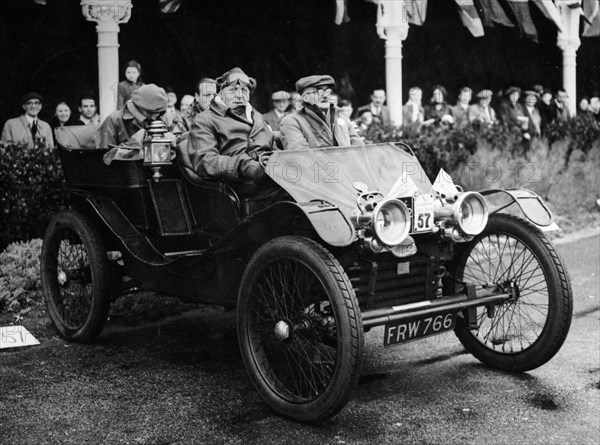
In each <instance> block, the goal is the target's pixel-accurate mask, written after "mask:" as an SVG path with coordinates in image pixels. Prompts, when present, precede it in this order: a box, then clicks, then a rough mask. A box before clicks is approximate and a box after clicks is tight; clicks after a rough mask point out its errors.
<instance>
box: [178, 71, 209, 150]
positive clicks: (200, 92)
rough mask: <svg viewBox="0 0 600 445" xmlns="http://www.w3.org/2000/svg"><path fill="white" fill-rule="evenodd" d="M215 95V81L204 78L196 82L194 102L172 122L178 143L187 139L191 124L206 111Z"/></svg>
mask: <svg viewBox="0 0 600 445" xmlns="http://www.w3.org/2000/svg"><path fill="white" fill-rule="evenodd" d="M216 94H217V81H216V80H214V79H210V78H208V77H204V78H202V79H200V81H198V84H197V85H196V93H195V95H194V102H193V103H192V105H191V106H190V108H189V109H188V110H186V111H182V112H181V114H180V115H179V116H178V117H177V118H176V119H175V120H174V121H173V126H174V128H173V133H175V134H176V135H177V138H178V140H179V141H183V140H186V139H188V137H189V133H190V129H191V128H192V123H193V122H194V119H195V118H196V115H197V114H199V113H202V112H203V111H204V110H206V109H208V107H209V105H210V103H211V101H212V100H213V98H214V97H215V95H216Z"/></svg>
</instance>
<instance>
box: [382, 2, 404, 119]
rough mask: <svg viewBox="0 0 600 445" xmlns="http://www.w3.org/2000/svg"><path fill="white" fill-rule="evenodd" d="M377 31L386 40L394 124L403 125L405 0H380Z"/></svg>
mask: <svg viewBox="0 0 600 445" xmlns="http://www.w3.org/2000/svg"><path fill="white" fill-rule="evenodd" d="M377 32H378V34H379V37H381V38H382V39H384V40H385V77H386V79H385V81H386V92H387V104H388V107H389V108H390V118H391V121H392V124H393V125H402V41H403V40H404V39H406V36H407V35H408V20H407V17H406V11H405V8H404V0H380V2H379V6H378V12H377Z"/></svg>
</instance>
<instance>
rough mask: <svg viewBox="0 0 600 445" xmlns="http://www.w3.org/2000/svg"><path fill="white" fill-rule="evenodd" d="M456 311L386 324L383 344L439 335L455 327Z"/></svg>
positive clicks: (390, 344) (395, 343)
mask: <svg viewBox="0 0 600 445" xmlns="http://www.w3.org/2000/svg"><path fill="white" fill-rule="evenodd" d="M455 325H456V312H452V313H442V314H436V315H429V316H427V317H421V318H414V319H410V320H403V321H401V322H399V323H390V324H386V325H385V332H384V336H383V346H393V345H397V344H400V343H405V342H407V341H412V340H417V339H420V338H423V337H429V336H430V335H437V334H440V333H442V332H445V331H449V330H451V329H454V326H455Z"/></svg>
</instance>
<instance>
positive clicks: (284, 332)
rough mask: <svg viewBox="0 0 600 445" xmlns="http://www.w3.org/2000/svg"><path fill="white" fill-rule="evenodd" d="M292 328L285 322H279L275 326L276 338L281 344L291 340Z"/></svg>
mask: <svg viewBox="0 0 600 445" xmlns="http://www.w3.org/2000/svg"><path fill="white" fill-rule="evenodd" d="M290 333H291V328H290V325H289V324H287V323H286V322H285V321H283V320H281V321H278V322H277V324H276V325H275V338H276V339H277V340H279V341H280V342H284V341H286V340H287V339H288V338H290Z"/></svg>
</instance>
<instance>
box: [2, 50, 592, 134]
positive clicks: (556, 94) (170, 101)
mask: <svg viewBox="0 0 600 445" xmlns="http://www.w3.org/2000/svg"><path fill="white" fill-rule="evenodd" d="M123 74H124V77H125V78H124V80H123V81H121V82H120V83H119V84H118V88H117V97H116V100H117V109H118V110H123V109H124V108H125V107H126V104H127V101H128V100H130V99H131V97H132V94H133V93H134V92H135V91H137V90H139V88H140V87H142V86H143V85H144V82H143V81H142V67H141V65H140V64H139V63H138V62H137V61H135V60H131V61H129V62H128V63H127V64H126V65H125V67H124V70H123ZM165 91H166V97H167V106H166V109H165V110H164V111H163V112H162V113H161V116H160V118H161V119H162V120H163V122H164V123H165V124H166V126H167V128H168V129H169V131H171V132H173V133H174V134H176V135H177V137H178V139H186V138H187V135H188V134H189V131H190V130H191V127H192V123H193V121H194V118H195V117H196V115H197V114H198V113H201V112H203V111H205V110H206V109H207V108H208V107H209V104H210V103H211V101H212V100H213V98H214V97H215V96H216V94H217V82H216V80H215V79H211V78H203V79H200V80H199V81H198V83H197V84H196V88H195V91H194V92H193V94H185V95H183V96H182V97H181V100H179V99H178V95H177V93H176V92H175V90H174V89H173V88H171V87H168V86H167V87H166V88H165ZM386 99H387V98H386V92H385V91H384V90H383V89H375V90H373V91H372V93H371V95H370V102H369V103H368V104H364V105H361V106H358V107H356V108H355V107H354V105H353V104H352V102H351V100H349V99H348V98H343V97H338V96H337V95H336V94H335V93H333V94H331V96H330V98H329V100H330V102H331V103H332V104H333V105H334V106H335V108H336V109H337V110H338V111H339V113H340V115H341V116H343V117H344V118H347V119H348V120H349V121H350V122H351V125H352V126H353V127H354V129H355V130H356V131H357V132H358V134H359V135H361V136H364V135H366V134H367V133H368V131H369V130H370V129H372V128H373V127H381V126H388V125H391V118H390V111H389V108H388V107H387V106H386ZM568 99H569V97H568V94H567V92H566V91H564V90H562V89H559V90H557V91H551V90H549V89H547V88H544V87H542V86H541V85H535V86H533V87H532V88H529V89H525V90H521V88H518V87H516V86H510V87H508V88H506V89H505V90H500V91H498V92H496V93H495V94H494V93H493V92H492V90H490V89H481V90H479V91H477V92H476V94H474V91H473V90H472V89H471V88H469V87H467V86H465V87H462V88H461V89H460V90H459V91H458V92H457V94H456V102H455V103H454V105H451V103H449V100H448V92H447V90H446V88H445V87H444V86H442V85H436V86H434V87H433V88H432V89H431V91H430V92H429V94H428V98H427V100H424V92H423V90H422V89H421V88H420V87H418V86H413V87H411V88H410V89H409V90H408V99H407V101H406V102H405V104H404V105H403V108H402V120H403V124H404V125H408V126H412V127H414V128H416V129H417V130H418V129H420V128H422V127H427V126H443V127H448V128H450V127H453V128H463V127H465V126H466V125H468V124H469V123H471V122H480V123H482V124H484V125H495V124H497V123H499V122H502V123H505V124H507V125H509V126H514V127H515V128H518V129H519V130H520V131H521V132H522V135H523V139H524V140H531V139H534V138H538V137H541V136H543V135H544V133H545V132H546V130H547V128H548V126H549V125H550V124H551V123H553V122H555V121H566V120H569V119H570V118H572V117H573V116H571V114H570V112H569V110H568V107H567V102H568ZM271 102H272V107H271V109H270V110H261V111H263V117H264V121H265V122H266V124H267V125H268V126H269V127H270V128H271V130H272V131H273V132H274V133H275V135H276V136H277V137H279V132H280V125H281V121H282V119H283V118H284V117H285V116H287V115H289V114H291V113H293V112H295V111H299V110H301V109H302V108H303V103H302V99H301V97H300V94H299V93H298V92H297V91H292V92H288V91H284V90H280V91H275V92H273V93H272V94H271ZM21 103H22V107H23V111H24V113H23V114H22V115H21V116H20V117H17V118H14V119H10V120H8V121H7V122H6V124H5V125H4V128H3V131H2V136H1V140H2V141H18V142H22V143H24V144H26V145H28V146H34V145H36V144H40V143H41V144H43V145H46V146H52V145H53V136H52V131H51V130H52V129H54V128H56V127H60V126H65V125H98V124H99V123H100V116H99V114H98V107H97V105H96V100H95V98H94V95H93V94H85V95H82V96H81V97H80V99H79V102H78V103H77V106H76V111H77V117H75V114H76V113H75V110H72V109H71V107H70V106H69V104H68V103H67V102H66V101H63V100H61V101H59V102H58V103H57V104H56V106H55V108H54V116H53V118H52V120H51V121H50V124H48V123H46V122H44V121H42V120H41V119H39V118H38V114H39V112H40V110H41V109H42V103H43V99H42V97H41V96H40V95H39V94H37V93H27V94H25V95H24V96H23V97H22V101H21ZM124 113H125V116H127V115H128V112H127V111H125V112H124ZM578 115H582V116H584V118H586V119H590V120H591V121H595V122H598V121H599V120H600V98H599V95H598V94H592V95H591V96H589V97H585V98H583V99H582V100H581V102H580V103H579V109H578Z"/></svg>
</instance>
